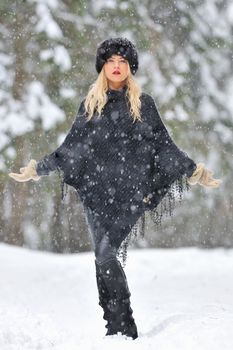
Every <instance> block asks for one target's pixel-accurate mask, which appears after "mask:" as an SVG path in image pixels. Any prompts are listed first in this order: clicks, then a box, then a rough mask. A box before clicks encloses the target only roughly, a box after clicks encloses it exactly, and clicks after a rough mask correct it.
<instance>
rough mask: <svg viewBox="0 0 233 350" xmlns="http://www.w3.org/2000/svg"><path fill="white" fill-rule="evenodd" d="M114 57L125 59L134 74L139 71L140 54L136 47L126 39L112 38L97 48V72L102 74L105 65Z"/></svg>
mask: <svg viewBox="0 0 233 350" xmlns="http://www.w3.org/2000/svg"><path fill="white" fill-rule="evenodd" d="M112 55H120V56H122V57H124V58H125V59H126V60H127V61H128V62H129V66H130V70H131V73H132V74H135V73H136V71H137V70H138V53H137V50H136V48H135V46H134V45H133V44H132V43H131V41H129V40H128V39H126V38H110V39H107V40H104V41H103V42H102V43H100V44H99V45H98V47H97V52H96V64H95V67H96V70H97V72H98V73H100V72H101V69H102V68H103V65H104V64H105V62H106V61H107V59H108V58H110V57H111V56H112Z"/></svg>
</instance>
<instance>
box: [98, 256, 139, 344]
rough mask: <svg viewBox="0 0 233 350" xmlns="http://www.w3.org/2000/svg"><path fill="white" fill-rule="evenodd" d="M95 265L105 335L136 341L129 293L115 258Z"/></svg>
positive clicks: (124, 277)
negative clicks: (121, 335)
mask: <svg viewBox="0 0 233 350" xmlns="http://www.w3.org/2000/svg"><path fill="white" fill-rule="evenodd" d="M95 263H96V279H97V286H98V291H99V304H100V306H101V307H102V308H103V310H104V319H105V320H106V321H107V325H106V328H107V329H108V331H107V333H106V335H112V334H117V333H118V332H121V333H122V334H123V335H126V336H128V337H131V338H133V339H136V338H137V337H138V334H137V327H136V324H135V321H134V318H133V316H132V313H133V311H132V308H131V306H130V295H131V294H130V291H129V288H128V284H127V280H126V276H125V273H124V270H123V269H122V266H121V264H120V262H119V261H118V260H117V259H116V258H111V259H108V260H105V261H104V262H101V263H99V262H97V261H96V262H95Z"/></svg>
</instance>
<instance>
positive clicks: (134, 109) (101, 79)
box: [84, 68, 142, 122]
mask: <svg viewBox="0 0 233 350" xmlns="http://www.w3.org/2000/svg"><path fill="white" fill-rule="evenodd" d="M126 86H127V88H128V89H127V94H126V96H127V98H128V101H129V107H130V114H131V116H132V118H133V122H135V121H136V120H139V121H142V119H141V114H140V109H141V101H140V95H141V88H140V86H139V84H138V83H137V82H136V80H135V79H134V78H133V75H132V73H131V72H130V70H129V74H128V77H127V78H126ZM107 90H108V81H107V78H106V75H105V72H104V69H103V68H102V70H101V72H100V73H99V75H98V78H97V79H96V81H95V82H94V84H92V85H91V87H90V89H89V91H88V93H87V96H86V99H85V103H84V106H85V110H86V112H87V120H90V119H91V118H92V117H93V116H94V113H95V112H96V111H97V113H98V116H99V117H100V115H101V111H102V109H103V108H104V106H105V104H106V103H107V94H106V92H107Z"/></svg>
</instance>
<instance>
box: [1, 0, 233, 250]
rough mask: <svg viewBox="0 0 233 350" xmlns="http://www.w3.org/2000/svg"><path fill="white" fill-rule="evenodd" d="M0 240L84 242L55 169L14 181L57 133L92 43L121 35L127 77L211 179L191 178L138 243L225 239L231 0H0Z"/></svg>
mask: <svg viewBox="0 0 233 350" xmlns="http://www.w3.org/2000/svg"><path fill="white" fill-rule="evenodd" d="M0 18H1V21H0V48H1V53H0V72H1V74H0V79H1V84H0V102H1V103H0V120H1V123H0V150H1V153H0V179H1V181H0V186H1V191H0V196H1V207H0V213H1V214H0V240H1V241H2V242H5V243H9V244H11V245H17V246H26V247H29V248H31V249H37V250H47V251H53V252H61V253H62V252H66V253H67V252H68V253H73V252H80V251H88V250H90V247H91V246H90V241H89V236H88V233H87V226H86V221H85V218H84V214H83V208H82V205H81V203H80V202H79V199H78V198H77V196H76V194H75V193H74V191H73V190H72V188H71V187H70V188H69V189H68V194H67V196H66V199H65V202H64V203H62V202H61V188H60V179H59V176H57V175H56V174H52V175H51V176H45V177H43V179H42V180H40V181H38V182H33V181H30V182H27V183H23V184H22V183H16V182H14V181H13V180H12V179H10V178H9V176H8V173H9V172H10V171H18V170H19V168H20V167H22V166H25V164H27V162H28V161H29V160H30V159H36V160H40V159H41V158H42V157H44V156H45V155H46V154H49V153H51V152H52V151H53V150H54V149H55V148H57V147H58V145H60V144H61V142H62V140H63V139H64V137H65V135H66V133H67V132H68V130H69V129H70V126H71V124H72V122H73V120H74V118H75V116H76V113H77V109H78V107H79V104H80V101H81V99H82V98H83V97H84V96H85V95H86V93H87V90H88V87H89V86H90V84H91V83H93V82H94V80H95V79H96V71H95V67H94V62H95V53H96V45H97V44H98V43H99V42H101V41H102V40H104V39H105V38H108V37H114V36H125V37H127V38H129V39H130V40H132V41H133V42H134V43H135V44H136V46H137V48H138V51H139V59H140V61H139V62H140V69H139V71H138V73H137V76H136V78H137V80H138V81H139V83H140V84H141V87H142V89H143V90H144V91H145V92H147V93H150V94H151V95H152V96H153V97H154V99H155V101H156V103H157V106H158V108H159V111H160V114H161V116H162V118H163V121H164V123H165V125H166V127H167V128H168V130H169V132H170V134H171V136H172V137H173V139H174V140H175V142H176V143H177V144H178V145H179V147H181V148H182V149H183V150H185V152H187V153H188V154H189V155H190V156H191V158H193V159H195V160H196V161H199V162H204V163H205V164H206V165H207V166H208V167H209V168H210V169H211V170H213V171H214V175H215V177H217V178H221V179H222V180H223V183H222V185H221V188H220V189H214V190H213V189H210V190H209V189H206V188H203V187H201V186H195V187H193V188H192V190H191V191H189V192H188V193H187V195H185V198H184V200H183V201H182V202H181V203H180V204H179V205H178V206H177V208H176V210H175V214H174V216H173V218H172V219H171V218H168V219H166V220H165V221H164V223H163V226H162V228H161V230H156V229H154V227H153V222H151V225H149V226H148V227H146V235H145V238H144V240H143V241H137V242H135V243H134V244H135V245H136V246H138V247H181V246H199V247H204V248H212V247H220V246H221V247H232V246H233V235H232V233H233V229H232V227H233V218H232V193H233V191H232V181H231V176H232V168H233V163H232V154H233V147H232V136H233V128H232V127H233V119H232V115H233V104H232V93H233V78H232V72H233V63H232V62H233V56H232V34H233V4H232V2H231V1H230V0H218V1H217V0H200V1H196V0H177V1H175V0H156V1H150V0H144V1H137V0H134V1H130V0H129V1H121V0H109V1H102V0H95V1H84V0H81V1H72V0H63V1H62V0H25V1H23V0H22V1H5V0H2V1H1V4H0Z"/></svg>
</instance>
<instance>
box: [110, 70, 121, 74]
mask: <svg viewBox="0 0 233 350" xmlns="http://www.w3.org/2000/svg"><path fill="white" fill-rule="evenodd" d="M112 74H116V75H120V74H121V72H119V70H115V71H114V72H113V73H112Z"/></svg>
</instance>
